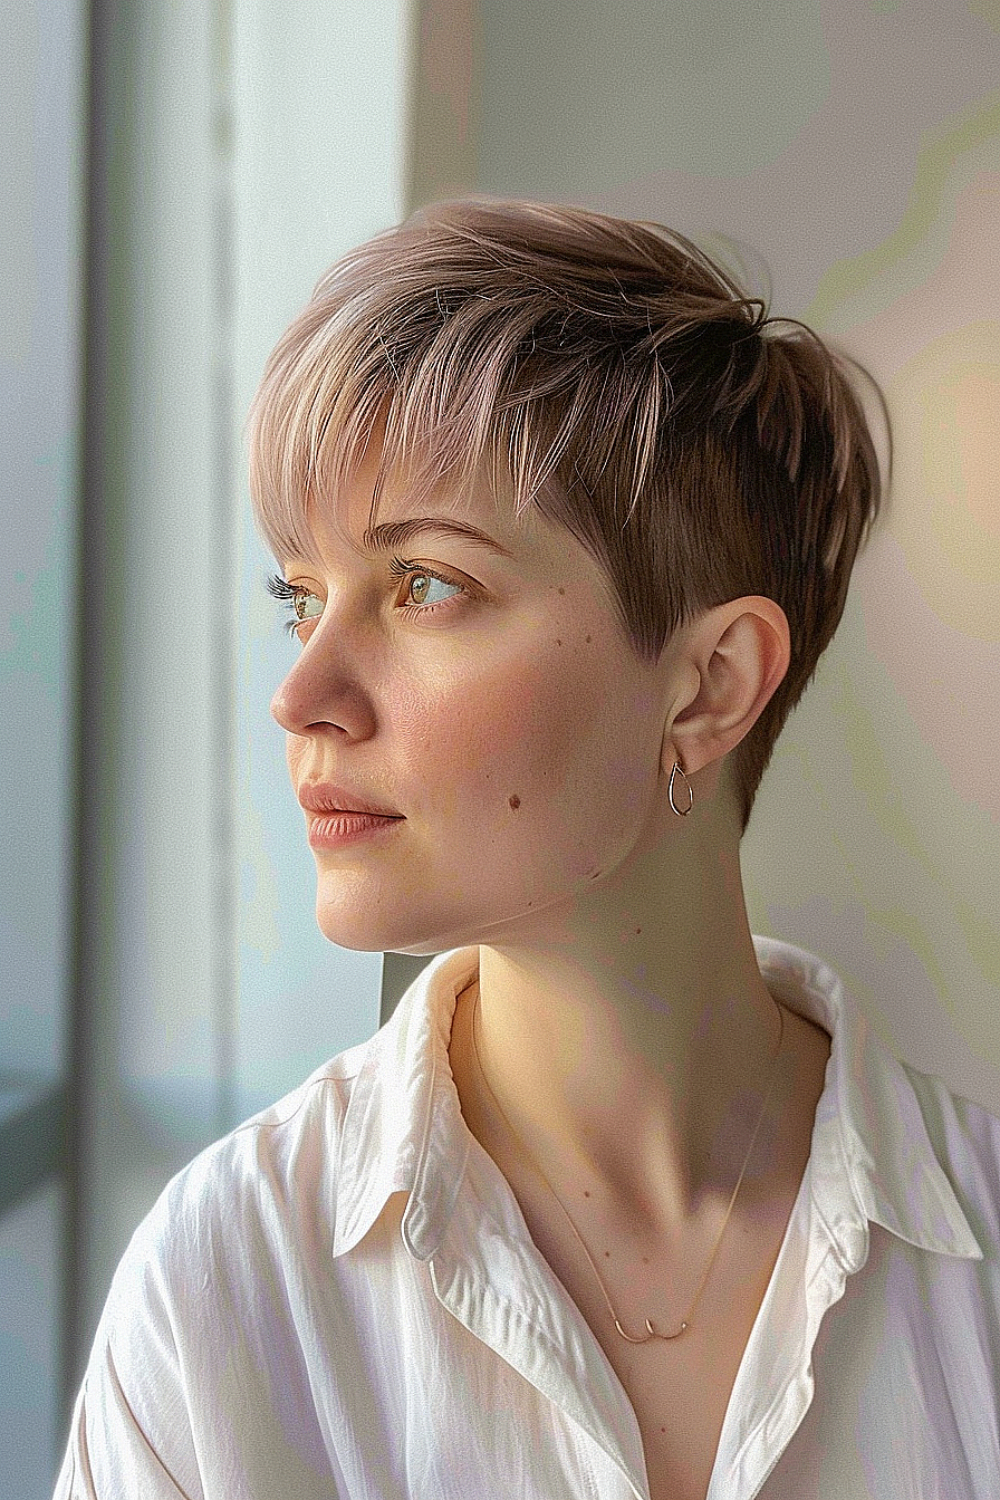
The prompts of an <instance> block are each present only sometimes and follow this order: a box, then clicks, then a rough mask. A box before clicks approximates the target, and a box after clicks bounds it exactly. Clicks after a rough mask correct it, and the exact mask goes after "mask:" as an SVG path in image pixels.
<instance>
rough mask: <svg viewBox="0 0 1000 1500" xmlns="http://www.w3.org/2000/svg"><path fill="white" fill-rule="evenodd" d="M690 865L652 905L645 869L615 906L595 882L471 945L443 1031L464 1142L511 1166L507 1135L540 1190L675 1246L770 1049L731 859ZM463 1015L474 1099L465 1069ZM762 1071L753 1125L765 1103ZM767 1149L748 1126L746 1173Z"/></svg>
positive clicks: (714, 1176) (717, 1186)
mask: <svg viewBox="0 0 1000 1500" xmlns="http://www.w3.org/2000/svg"><path fill="white" fill-rule="evenodd" d="M704 863H705V868H702V869H699V864H698V861H697V860H696V859H693V858H691V857H688V858H687V859H686V861H685V867H684V868H685V880H684V883H683V888H682V889H678V890H677V891H675V892H673V893H671V892H669V891H668V892H667V899H666V900H665V899H664V879H663V871H662V870H661V871H659V872H658V877H657V878H653V877H652V873H651V872H650V871H639V872H634V873H635V878H634V879H633V880H631V881H630V885H629V890H628V900H627V902H624V901H619V900H616V899H615V892H614V888H613V887H614V880H613V879H612V880H611V881H610V882H608V883H606V884H605V887H604V889H603V890H602V892H601V897H600V899H598V897H597V895H596V893H595V895H594V898H593V901H592V904H590V905H589V906H587V905H585V904H582V903H577V904H576V905H575V906H574V909H573V910H572V911H567V910H562V911H560V912H559V913H553V912H551V911H550V912H547V913H539V914H537V915H536V917H535V918H533V921H532V924H531V926H530V927H529V926H528V925H527V924H525V923H522V924H521V927H520V931H519V933H518V934H517V935H516V936H512V937H511V939H510V940H509V941H501V940H497V941H494V942H493V943H491V944H489V945H486V944H481V945H480V949H479V972H478V975H477V976H476V979H475V980H474V982H473V984H472V986H470V988H469V990H468V991H467V992H466V994H465V995H464V996H463V997H462V1000H461V1002H460V1006H459V1008H458V1010H457V1011H456V1023H455V1027H454V1029H453V1038H457V1041H456V1046H455V1047H454V1049H453V1055H452V1062H453V1072H454V1074H455V1080H456V1085H457V1086H458V1090H459V1095H460V1100H461V1103H462V1108H463V1113H464V1114H465V1115H466V1119H467V1122H468V1123H470V1125H473V1129H474V1133H476V1134H477V1135H478V1134H480V1131H482V1132H483V1133H485V1134H486V1135H487V1136H488V1138H489V1140H490V1141H491V1143H492V1144H497V1143H502V1142H503V1140H504V1139H505V1138H506V1140H507V1143H508V1149H509V1151H510V1152H512V1153H515V1154H516V1153H517V1150H518V1147H517V1145H516V1143H515V1141H513V1140H511V1130H513V1132H515V1134H516V1137H517V1138H519V1140H520V1141H521V1142H523V1145H524V1146H525V1147H526V1148H527V1151H528V1152H529V1153H530V1155H531V1157H532V1159H533V1160H534V1162H535V1163H536V1164H537V1166H538V1167H539V1168H540V1169H541V1171H542V1172H543V1173H544V1175H545V1176H546V1177H547V1178H549V1179H550V1181H552V1182H553V1183H555V1184H556V1186H557V1190H561V1189H562V1188H568V1189H569V1191H570V1192H571V1194H572V1195H574V1197H575V1201H577V1202H582V1201H583V1199H584V1198H585V1197H591V1198H592V1200H593V1201H594V1203H595V1205H596V1204H597V1203H599V1202H602V1201H603V1202H604V1203H605V1204H606V1205H608V1206H609V1207H610V1206H612V1205H614V1206H616V1207H617V1208H622V1207H623V1206H627V1208H628V1210H629V1212H630V1213H631V1214H632V1215H633V1217H635V1218H636V1219H637V1220H638V1221H640V1222H641V1223H642V1224H643V1225H644V1226H645V1227H646V1228H648V1229H649V1230H650V1231H653V1230H654V1229H655V1230H657V1231H659V1232H667V1233H670V1232H674V1231H677V1230H679V1229H680V1228H682V1227H683V1226H684V1225H685V1224H687V1223H689V1222H690V1221H691V1220H692V1219H693V1218H694V1217H696V1216H697V1215H698V1214H699V1213H705V1212H707V1213H709V1214H713V1213H717V1211H718V1209H719V1205H720V1204H721V1205H724V1204H725V1203H727V1202H728V1198H729V1195H730V1194H731V1191H732V1186H733V1183H734V1181H735V1180H736V1178H737V1176H738V1175H739V1172H740V1170H741V1167H742V1165H743V1161H744V1159H745V1153H746V1149H747V1145H748V1142H749V1140H750V1136H751V1133H752V1132H753V1129H754V1126H755V1124H756V1122H757V1120H758V1119H759V1118H760V1116H761V1110H762V1106H763V1104H764V1102H765V1097H766V1094H767V1090H768V1087H769V1085H770V1083H771V1080H772V1074H773V1065H774V1062H775V1054H776V1048H777V1044H778V1040H779V1036H780V1033H781V1016H780V1014H779V1010H778V1006H777V1003H776V1001H775V1000H774V998H773V996H772V995H771V994H770V993H769V991H768V989H767V987H766V985H765V983H764V980H763V977H762V976H761V973H760V970H759V968H758V966H757V962H756V954H755V951H754V947H753V939H752V936H751V933H750V929H749V925H748V922H747V919H746V911H745V907H744V905H743V900H742V886H741V883H740V880H739V862H738V855H734V856H733V857H732V860H730V861H728V862H727V860H725V859H723V858H719V857H718V848H716V857H715V858H714V859H713V860H710V861H705V862H704ZM623 878H624V877H623ZM609 886H610V887H611V888H610V889H609ZM650 893H652V894H650ZM671 894H673V895H674V897H675V899H674V901H673V904H671V901H670V896H671ZM623 905H627V907H628V914H627V917H626V916H625V915H624V913H623ZM665 918H667V920H665ZM477 1000H478V1007H479V1014H478V1018H477V1037H476V1039H477V1042H478V1048H479V1052H480V1053H481V1057H482V1067H483V1073H484V1076H485V1080H486V1083H487V1084H488V1087H484V1086H483V1082H482V1080H480V1079H478V1078H477V1069H476V1065H475V1060H474V1057H473V1056H472V1053H471V1036H470V1032H469V1022H470V1020H471V1015H472V1006H473V1004H474V1003H475V1002H476V1001H477ZM785 1050H786V1051H787V1050H788V1049H787V1045H786V1049H785ZM780 1068H781V1063H780V1061H779V1074H778V1078H777V1084H778V1087H777V1088H776V1089H775V1091H774V1097H773V1100H772V1105H771V1107H770V1108H769V1111H768V1113H769V1115H773V1114H774V1113H775V1112H776V1111H777V1110H778V1109H779V1108H780V1105H781V1101H782V1088H781V1074H780ZM473 1122H477V1123H478V1125H479V1127H480V1129H476V1127H475V1124H473ZM776 1145H777V1143H776V1140H775V1133H774V1131H773V1130H772V1131H771V1132H770V1134H769V1131H768V1121H767V1119H765V1120H764V1123H763V1128H762V1131H761V1136H760V1140H759V1142H758V1146H757V1148H756V1150H755V1153H754V1155H755V1158H757V1159H758V1161H759V1166H760V1168H761V1169H764V1168H765V1167H766V1166H767V1163H768V1161H769V1159H770V1160H771V1162H772V1164H773V1156H774V1151H775V1149H776ZM488 1149H489V1148H488ZM504 1149H505V1148H504V1146H503V1145H502V1144H501V1145H500V1150H501V1152H502V1151H503V1150H504ZM749 1175H750V1176H751V1177H752V1175H753V1171H752V1169H751V1172H750V1174H749Z"/></svg>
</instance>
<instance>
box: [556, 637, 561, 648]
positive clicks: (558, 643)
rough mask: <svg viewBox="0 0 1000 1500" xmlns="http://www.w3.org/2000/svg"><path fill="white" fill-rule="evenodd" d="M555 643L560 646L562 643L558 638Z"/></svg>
mask: <svg viewBox="0 0 1000 1500" xmlns="http://www.w3.org/2000/svg"><path fill="white" fill-rule="evenodd" d="M556 645H557V646H561V645H562V641H560V640H559V639H558V638H557V639H556Z"/></svg>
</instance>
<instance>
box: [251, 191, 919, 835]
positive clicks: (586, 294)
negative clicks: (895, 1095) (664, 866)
mask: <svg viewBox="0 0 1000 1500" xmlns="http://www.w3.org/2000/svg"><path fill="white" fill-rule="evenodd" d="M851 371H853V372H854V373H855V374H860V375H861V376H862V377H863V378H864V379H866V380H867V381H869V382H870V385H871V389H872V391H873V392H874V395H875V397H876V398H877V401H878V404H879V406H880V408H881V413H882V418H883V420H884V422H885V430H886V435H887V437H888V436H889V424H888V415H887V412H886V407H885V401H884V398H883V397H882V393H881V392H880V391H879V389H878V387H877V386H876V385H875V383H874V381H872V380H871V377H870V376H868V375H867V374H866V372H865V371H864V370H862V369H861V367H860V366H858V365H857V364H855V362H854V361H852V360H850V359H848V358H847V356H845V355H843V354H839V353H835V352H834V351H832V350H831V349H830V348H829V347H828V346H827V345H826V344H825V343H824V342H823V341H822V340H821V339H820V338H819V337H817V335H816V334H815V333H813V332H812V331H811V330H810V329H808V328H807V327H805V325H803V324H801V323H799V322H796V321H795V320H791V319H781V318H771V317H770V316H769V315H768V309H767V305H766V301H765V299H764V298H762V297H759V296H750V295H748V294H747V293H746V292H744V291H743V290H742V289H741V287H740V286H739V285H738V283H737V281H736V280H735V279H734V278H733V276H732V275H731V274H730V273H729V272H727V271H726V270H724V269H723V268H721V267H720V266H718V265H716V264H715V263H714V262H713V261H712V260H711V259H710V258H709V257H708V256H707V255H706V254H705V253H704V252H703V251H702V250H700V249H699V248H698V247H697V246H696V245H695V244H693V243H692V242H691V241H689V240H688V239H686V238H685V237H684V236H683V235H680V234H677V233H675V232H673V231H671V230H669V229H666V228H665V227H664V226H662V225H660V224H655V223H648V222H635V221H629V220H624V219H617V218H612V217H610V216H608V215H604V214H598V213H593V212H590V211H588V210H586V209H582V208H576V207H565V206H560V205H554V204H544V203H534V202H527V201H522V200H496V199H488V198H480V197H469V198H461V199H456V200H453V201H449V202H443V203H435V204H432V205H430V206H428V207H425V208H422V209H420V210H418V211H417V212H416V213H414V214H413V215H412V216H411V217H410V218H409V219H407V220H406V221H405V223H403V224H400V225H398V226H396V227H394V228H391V229H389V230H387V231H385V232H384V233H381V234H378V235H376V236H375V237H374V238H373V239H371V240H369V241H367V242H366V243H365V244H362V245H361V246H359V247H358V248H356V249H354V250H352V251H350V252H349V253H348V254H346V255H344V256H343V257H342V258H341V259H340V260H338V261H337V262H336V263H335V264H334V265H333V266H332V267H331V268H330V270H329V271H328V272H327V273H326V274H325V275H324V276H323V277H322V278H321V280H320V281H319V283H318V284H317V286H316V289H315V291H314V293H313V296H312V299H311V300H310V301H309V303H308V304H307V305H306V307H305V308H304V310H303V311H302V313H301V314H300V315H299V316H298V317H297V318H296V319H295V321H294V322H293V323H292V325H291V327H290V328H289V329H288V330H287V332H286V333H285V334H284V335H283V337H282V338H281V340H280V341H279V343H278V344H277V346H276V348H275V349H274V351H273V353H272V354H271V356H270V358H269V360H268V362H267V365H266V367H265V370H264V374H263V377H262V380H261V384H260V387H259V389H258V391H257V394H256V396H255V398H254V401H253V404H252V407H251V410H250V416H249V420H248V442H249V450H250V490H251V497H252V504H253V509H254V517H255V521H256V524H257V526H258V529H259V531H260V533H261V534H262V536H263V538H264V540H265V542H266V544H267V545H268V547H269V548H270V549H271V551H272V552H273V553H274V555H275V556H276V557H277V558H279V559H282V558H291V557H301V558H309V557H314V556H315V543H314V542H313V539H312V534H311V529H310V523H309V514H310V507H311V505H313V504H314V503H315V504H320V505H330V504H331V503H332V502H333V497H335V496H337V495H338V494H339V493H340V492H341V491H342V489H343V487H344V486H345V485H346V484H347V483H349V482H350V478H351V476H352V474H353V472H354V470H355V468H356V466H357V464H358V463H359V462H360V461H361V459H362V458H363V457H364V453H365V449H366V446H367V444H368V442H369V439H370V437H371V435H372V433H373V432H376V431H381V424H382V423H383V422H384V440H383V443H382V447H381V451H380V459H379V465H378V471H377V476H376V480H375V486H374V495H373V502H372V511H371V519H372V520H374V517H375V514H376V511H377V506H378V501H379V496H380V494H381V492H382V489H383V487H384V483H385V481H386V479H387V477H388V476H389V475H390V474H392V475H393V476H394V479H396V478H398V477H399V476H404V478H405V483H406V492H407V495H408V497H412V498H415V499H416V500H418V501H422V500H423V499H425V498H426V497H427V496H429V495H430V494H431V493H432V492H433V493H434V494H435V495H436V497H438V498H439V499H440V498H441V497H446V496H447V495H449V494H457V493H459V492H460V491H461V490H462V488H463V487H465V486H468V485H469V484H470V483H475V482H477V481H478V482H480V483H482V482H483V480H484V479H485V481H486V482H487V483H488V484H489V486H490V488H491V489H492V493H493V495H494V498H495V499H497V502H498V503H501V502H500V499H499V497H501V496H502V497H506V499H507V500H508V501H509V503H512V504H513V507H514V512H515V515H516V516H517V517H520V516H521V515H522V514H523V512H524V510H525V508H526V507H527V506H529V505H534V506H536V507H537V508H538V510H539V511H541V512H542V513H543V514H544V515H545V516H546V517H547V518H548V519H549V520H551V521H554V522H558V523H561V524H562V525H563V526H565V527H566V528H567V529H568V530H569V531H570V532H571V533H572V534H573V535H574V536H575V537H576V538H577V539H578V541H580V542H581V543H582V544H583V545H584V546H585V547H586V548H588V550H589V551H590V553H591V554H592V556H593V557H594V558H595V559H596V561H597V562H598V563H599V564H600V565H601V567H602V568H603V569H604V571H605V574H606V575H607V578H608V580H609V582H610V584H611V590H610V593H611V596H612V598H613V601H614V605H615V608H616V610H617V614H618V619H619V623H620V626H621V628H622V631H623V633H624V635H625V636H626V637H627V639H628V640H629V641H630V642H631V645H632V647H633V649H634V650H635V652H636V653H637V655H638V657H639V658H640V659H641V660H642V661H644V662H646V663H649V664H652V663H654V662H655V661H656V659H657V658H658V656H659V654H660V652H661V651H662V649H663V646H664V645H665V643H666V642H667V640H668V639H669V637H670V636H671V635H672V633H673V632H674V631H675V630H677V629H678V628H679V627H680V626H682V625H684V624H685V623H687V622H688V621H689V620H691V619H692V618H693V617H695V616H696V615H698V614H700V613H701V612H702V611H704V610H706V609H709V608H712V607H713V606H715V605H718V604H723V603H727V602H728V601H730V600H732V599H736V598H739V597H742V596H744V595H747V594H762V595H765V596H766V597H768V598H770V599H773V600H775V602H776V603H778V604H779V605H780V606H781V608H782V609H783V610H784V612H785V615H786V616H787V619H788V624H789V630H790V635H791V661H790V664H789V668H788V671H787V673H786V675H785V677H784V679H783V680H782V682H781V683H780V685H779V686H778V688H777V689H776V690H775V692H774V693H773V694H772V696H771V698H770V700H769V701H768V703H767V706H766V707H765V708H764V710H763V712H762V713H761V715H760V717H759V718H758V720H757V721H756V723H755V724H754V725H753V727H752V728H751V730H750V731H749V733H748V734H747V735H745V736H744V738H743V740H741V741H740V743H739V744H738V745H737V746H736V747H735V748H734V749H733V750H732V751H731V752H730V755H729V763H730V764H729V772H730V776H731V784H732V787H733V790H734V793H735V796H736V798H737V804H738V810H739V815H740V818H741V836H742V833H743V832H745V831H746V827H747V824H748V822H749V818H750V812H751V809H752V807H753V802H754V797H755V795H756V792H757V788H758V786H759V784H760V780H761V777H762V776H763V774H764V771H765V769H766V767H767V765H768V762H769V760H770V758H771V753H772V750H773V748H774V744H775V741H776V740H777V737H778V734H779V733H780V731H781V728H782V726H783V724H784V722H785V720H786V718H787V717H788V714H789V713H790V712H791V710H792V708H793V707H794V706H795V704H796V703H797V702H798V701H799V699H800V697H801V696H802V693H803V692H804V691H805V688H806V687H807V685H808V684H809V682H810V680H811V678H812V676H813V673H814V672H815V670H816V665H817V663H818V661H819V658H820V656H821V655H822V653H823V651H824V650H825V649H826V647H827V645H828V644H829V642H830V640H831V638H832V636H833V634H834V631H835V630H836V627H837V625H838V623H839V621H840V618H841V615H842V613H843V610H844V604H845V601H846V598H847V590H848V585H849V582H850V576H851V569H852V567H853V565H854V560H855V557H856V556H857V553H858V551H859V548H860V547H861V546H862V544H863V542H864V541H865V540H866V539H867V534H868V532H869V531H870V529H871V527H872V526H873V524H874V522H875V520H876V517H877V515H878V512H879V507H880V503H881V495H882V485H881V477H880V473H879V463H878V457H877V453H876V449H875V444H874V441H873V438H872V435H871V432H870V430H869V426H868V422H867V419H866V416H865V412H864V409H863V407H862V404H861V400H860V398H859V395H858V392H857V390H856V389H855V387H854V385H853V384H852V381H851V378H850V372H851ZM888 462H889V465H890V466H891V438H889V443H888ZM412 513H414V514H416V513H417V512H415V511H414V512H412Z"/></svg>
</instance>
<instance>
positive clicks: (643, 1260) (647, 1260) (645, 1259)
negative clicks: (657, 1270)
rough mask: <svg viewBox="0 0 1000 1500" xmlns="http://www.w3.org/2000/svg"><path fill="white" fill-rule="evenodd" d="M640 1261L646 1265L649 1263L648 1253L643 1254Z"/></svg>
mask: <svg viewBox="0 0 1000 1500" xmlns="http://www.w3.org/2000/svg"><path fill="white" fill-rule="evenodd" d="M642 1263H643V1265H644V1266H648V1265H649V1256H648V1255H644V1256H643V1257H642Z"/></svg>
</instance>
